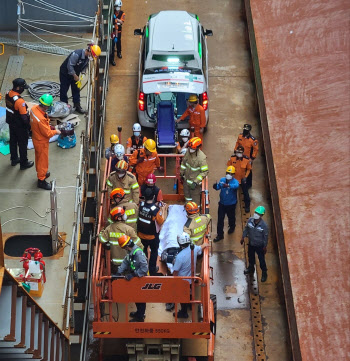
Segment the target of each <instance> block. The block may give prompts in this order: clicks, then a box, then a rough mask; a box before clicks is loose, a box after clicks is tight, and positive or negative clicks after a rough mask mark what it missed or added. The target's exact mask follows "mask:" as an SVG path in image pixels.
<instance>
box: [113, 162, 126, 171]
mask: <svg viewBox="0 0 350 361" xmlns="http://www.w3.org/2000/svg"><path fill="white" fill-rule="evenodd" d="M115 169H120V170H128V163H126V162H125V160H120V161H119V162H118V163H117V164H116V165H115Z"/></svg>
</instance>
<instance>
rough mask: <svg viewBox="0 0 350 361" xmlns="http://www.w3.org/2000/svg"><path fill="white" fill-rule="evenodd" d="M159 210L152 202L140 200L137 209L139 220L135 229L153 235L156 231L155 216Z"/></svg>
mask: <svg viewBox="0 0 350 361" xmlns="http://www.w3.org/2000/svg"><path fill="white" fill-rule="evenodd" d="M158 212H159V207H157V206H155V205H154V204H147V203H145V202H142V203H141V205H140V209H139V220H138V222H137V230H138V232H140V233H143V234H147V235H153V234H156V233H157V230H156V221H155V217H156V215H157V213H158Z"/></svg>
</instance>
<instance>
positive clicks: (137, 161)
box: [129, 139, 164, 186]
mask: <svg viewBox="0 0 350 361" xmlns="http://www.w3.org/2000/svg"><path fill="white" fill-rule="evenodd" d="M143 146H144V149H138V150H135V151H134V153H133V154H132V155H131V157H130V160H129V164H130V166H132V167H134V169H135V171H136V176H137V181H138V183H139V185H140V186H142V185H143V184H144V183H145V181H146V178H147V175H148V174H150V173H153V172H154V168H157V169H158V170H159V171H160V172H163V170H164V169H163V167H161V166H160V159H159V157H158V153H157V150H156V142H155V141H154V140H153V139H147V140H146V141H145V142H144V143H143Z"/></svg>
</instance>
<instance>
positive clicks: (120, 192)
mask: <svg viewBox="0 0 350 361" xmlns="http://www.w3.org/2000/svg"><path fill="white" fill-rule="evenodd" d="M110 197H111V200H114V199H115V198H117V199H123V198H124V197H125V191H124V189H123V188H114V189H113V190H112V192H111V194H110Z"/></svg>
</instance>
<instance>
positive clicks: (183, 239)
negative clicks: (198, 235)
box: [177, 232, 191, 246]
mask: <svg viewBox="0 0 350 361" xmlns="http://www.w3.org/2000/svg"><path fill="white" fill-rule="evenodd" d="M177 243H178V244H179V245H180V246H185V245H186V244H190V243H191V239H190V235H189V234H188V233H186V232H182V234H181V235H180V236H177Z"/></svg>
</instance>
